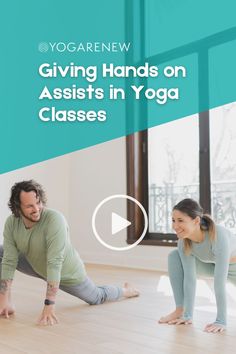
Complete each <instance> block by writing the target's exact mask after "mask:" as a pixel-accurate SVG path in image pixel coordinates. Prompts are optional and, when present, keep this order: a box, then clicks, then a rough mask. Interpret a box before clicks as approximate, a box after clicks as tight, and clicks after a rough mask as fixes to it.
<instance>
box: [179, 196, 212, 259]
mask: <svg viewBox="0 0 236 354" xmlns="http://www.w3.org/2000/svg"><path fill="white" fill-rule="evenodd" d="M173 210H178V211H180V212H181V213H184V214H186V215H188V216H189V217H190V218H192V219H195V218H196V217H197V216H199V217H200V220H201V221H200V229H201V230H204V231H208V232H209V236H210V240H211V241H214V240H215V238H216V227H215V222H214V221H213V220H212V218H211V216H210V215H208V214H204V213H203V208H202V207H201V205H200V204H199V203H198V202H197V201H196V200H193V199H190V198H186V199H183V200H181V201H180V202H179V203H178V204H176V205H175V206H174V208H173ZM183 243H184V251H185V253H186V254H189V253H190V252H191V249H192V241H191V240H190V239H188V238H185V239H184V240H183Z"/></svg>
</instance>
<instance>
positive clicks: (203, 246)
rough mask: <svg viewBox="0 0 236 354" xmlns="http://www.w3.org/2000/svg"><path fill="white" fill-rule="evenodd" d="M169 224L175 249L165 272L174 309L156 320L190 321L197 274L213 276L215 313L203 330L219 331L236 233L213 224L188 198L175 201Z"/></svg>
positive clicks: (235, 272) (235, 279) (232, 276)
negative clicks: (214, 317) (174, 235)
mask: <svg viewBox="0 0 236 354" xmlns="http://www.w3.org/2000/svg"><path fill="white" fill-rule="evenodd" d="M172 226H173V229H174V231H175V232H176V234H177V237H178V239H179V240H178V249H176V250H174V251H172V252H171V253H170V255H169V258H168V271H169V277H170V282H171V286H172V289H173V293H174V299H175V304H176V310H175V311H174V312H172V313H170V314H169V315H167V316H166V317H162V318H161V319H160V320H159V323H168V324H177V325H178V324H191V323H192V316H193V307H194V298H195V290H196V278H197V275H203V276H210V277H214V290H215V297H216V306H217V316H216V320H215V322H214V323H210V324H208V325H206V327H205V331H206V332H213V333H216V332H222V331H223V330H224V329H225V327H226V321H227V315H226V289H225V287H226V281H227V278H228V279H229V280H230V281H232V283H234V284H236V236H235V235H233V234H232V233H231V232H230V231H229V230H227V229H226V228H224V227H223V226H220V225H216V224H215V223H214V221H213V220H212V219H211V217H210V216H209V215H206V214H203V210H202V208H201V206H200V205H199V204H198V203H197V202H196V201H194V200H192V199H184V200H182V201H181V202H179V203H178V204H177V205H176V206H175V207H174V208H173V212H172Z"/></svg>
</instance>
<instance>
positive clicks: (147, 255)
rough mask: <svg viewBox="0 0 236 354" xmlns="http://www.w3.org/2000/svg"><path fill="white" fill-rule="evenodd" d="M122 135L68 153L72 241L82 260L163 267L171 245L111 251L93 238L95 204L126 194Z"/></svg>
mask: <svg viewBox="0 0 236 354" xmlns="http://www.w3.org/2000/svg"><path fill="white" fill-rule="evenodd" d="M125 156H126V151H125V138H120V139H116V140H113V141H110V142H107V143H103V144H100V145H96V146H94V147H92V148H89V149H85V150H82V151H78V152H76V153H73V154H71V155H70V158H71V177H70V181H71V183H70V192H69V194H70V203H69V221H70V226H71V234H72V237H73V241H74V244H75V245H76V246H77V249H78V250H79V252H80V255H81V257H82V258H83V259H84V260H85V261H86V262H91V263H102V264H114V265H121V266H128V267H137V268H148V269H159V270H167V255H168V253H169V252H170V250H171V249H172V248H170V247H158V246H143V245H139V246H137V247H135V248H134V249H131V250H129V251H122V252H117V251H112V250H108V249H106V248H105V247H104V246H102V245H100V244H99V243H98V241H97V240H96V239H95V237H94V235H93V231H92V226H91V218H92V214H93V211H94V209H95V207H96V206H97V204H98V203H99V202H100V201H101V200H103V199H104V198H105V197H108V196H110V195H113V194H126V157H125Z"/></svg>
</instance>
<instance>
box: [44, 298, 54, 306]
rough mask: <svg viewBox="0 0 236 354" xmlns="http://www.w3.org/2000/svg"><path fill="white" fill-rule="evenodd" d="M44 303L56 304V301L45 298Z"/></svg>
mask: <svg viewBox="0 0 236 354" xmlns="http://www.w3.org/2000/svg"><path fill="white" fill-rule="evenodd" d="M44 305H47V306H48V305H55V301H52V300H49V299H45V300H44Z"/></svg>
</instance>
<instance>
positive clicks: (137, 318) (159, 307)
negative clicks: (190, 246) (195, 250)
mask: <svg viewBox="0 0 236 354" xmlns="http://www.w3.org/2000/svg"><path fill="white" fill-rule="evenodd" d="M87 269H88V273H89V275H90V276H91V278H92V279H94V280H95V281H96V283H98V284H106V283H112V284H119V285H121V284H122V283H123V282H124V281H130V282H131V283H134V284H135V285H136V286H137V287H138V288H139V289H140V291H141V296H140V297H138V298H134V299H128V300H123V301H118V302H115V303H106V304H103V305H100V306H89V305H87V304H85V303H84V302H83V301H81V300H78V299H77V298H75V297H72V296H70V295H68V294H66V293H63V292H61V291H60V293H59V294H58V298H57V307H56V311H57V315H58V317H59V319H60V323H59V324H58V325H55V326H51V327H39V326H37V325H36V324H35V323H36V319H37V318H38V316H39V314H40V312H41V310H42V308H43V304H42V302H43V299H44V296H45V295H44V294H45V287H46V285H45V282H43V281H42V280H39V279H36V278H30V277H27V276H25V275H23V274H20V273H16V278H15V280H14V287H13V298H14V302H15V305H16V309H17V312H16V315H15V316H13V317H11V318H10V319H9V320H7V319H4V318H1V319H0V354H1V353H4V354H39V353H40V354H67V353H68V354H95V353H96V354H133V353H135V354H137V353H138V354H139V353H140V354H154V353H155V354H156V353H157V352H159V353H162V354H176V353H181V354H185V353H186V354H187V353H188V354H189V353H190V352H191V354H202V353H204V354H215V353H219V352H224V353H231V352H233V351H234V350H235V332H236V317H235V316H231V317H230V320H229V328H228V330H227V332H225V333H223V334H216V335H214V334H207V333H204V332H203V328H204V326H205V324H206V323H208V322H209V321H210V320H211V319H213V318H214V315H215V314H214V313H211V312H209V310H208V308H209V306H211V307H212V306H214V305H212V303H211V301H210V300H209V299H207V298H206V297H205V296H198V297H197V301H196V305H198V306H199V308H200V310H197V311H195V320H194V323H193V325H192V326H179V327H176V326H168V325H160V324H158V323H157V319H158V318H159V317H161V316H162V315H163V314H166V313H168V312H169V311H171V310H172V307H173V298H172V295H171V292H170V288H168V285H167V289H163V287H161V290H159V291H157V286H158V284H159V285H160V284H161V282H163V279H164V280H165V281H166V279H167V277H166V275H165V274H161V273H158V272H153V271H144V270H134V269H125V268H116V267H107V266H95V265H89V266H87ZM233 295H234V294H233ZM230 305H231V307H232V306H234V307H235V308H236V292H235V300H234V296H232V297H231V299H230Z"/></svg>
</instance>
